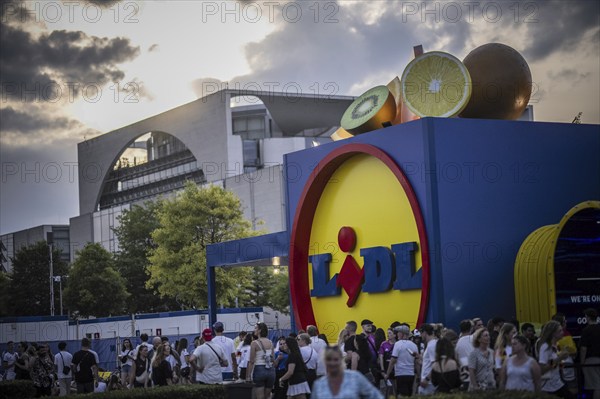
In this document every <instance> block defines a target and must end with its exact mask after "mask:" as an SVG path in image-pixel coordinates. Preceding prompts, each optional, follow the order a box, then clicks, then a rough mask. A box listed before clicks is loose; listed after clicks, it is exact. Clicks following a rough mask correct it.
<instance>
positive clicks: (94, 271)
mask: <svg viewBox="0 0 600 399" xmlns="http://www.w3.org/2000/svg"><path fill="white" fill-rule="evenodd" d="M128 296H129V294H128V293H127V290H126V289H125V280H124V279H123V277H121V275H119V273H118V272H117V271H116V270H115V268H114V261H113V257H112V255H111V253H110V252H108V251H107V250H105V249H104V248H103V247H102V246H101V245H100V244H98V243H89V244H87V245H86V246H85V247H84V248H83V249H82V250H81V251H79V252H77V258H76V259H75V262H73V266H72V268H71V272H70V275H69V279H68V281H67V287H66V288H65V291H64V300H65V302H66V304H67V307H68V308H69V309H70V310H71V312H76V313H77V314H78V315H79V316H84V317H86V316H96V317H101V316H109V315H111V314H122V313H124V311H125V308H126V300H127V297H128Z"/></svg>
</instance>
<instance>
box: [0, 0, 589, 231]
mask: <svg viewBox="0 0 600 399" xmlns="http://www.w3.org/2000/svg"><path fill="white" fill-rule="evenodd" d="M0 3H1V5H2V9H1V28H2V29H1V32H0V52H1V54H0V74H1V85H2V87H1V95H2V98H1V103H0V121H1V122H0V146H1V147H0V162H1V166H2V169H1V171H2V176H1V181H0V184H1V187H0V233H1V234H4V233H8V232H12V231H16V230H21V229H25V228H29V227H33V226H37V225H40V224H47V223H53V224H54V223H68V220H69V217H73V216H77V215H78V212H79V210H78V200H77V195H78V191H77V177H76V175H77V173H76V166H75V165H76V162H77V143H78V142H81V141H83V140H84V139H89V138H91V137H93V136H95V135H98V134H101V133H105V132H108V131H111V130H113V129H116V128H119V127H121V126H124V125H127V124H130V123H133V122H136V121H139V120H140V119H144V118H146V117H149V116H152V115H155V114H157V113H160V112H164V111H166V110H169V109H171V108H173V107H176V106H178V105H181V104H184V103H187V102H190V101H193V100H194V99H196V98H198V97H199V96H202V95H203V94H206V93H207V92H208V91H209V90H213V89H214V88H215V84H216V85H223V86H222V87H224V84H225V83H224V82H227V83H228V85H229V87H230V88H242V89H243V88H247V89H252V90H256V89H260V90H276V91H280V90H283V89H286V90H289V91H290V92H296V91H302V92H303V93H307V94H312V93H319V94H327V93H329V94H340V95H359V94H361V93H362V92H363V91H365V90H367V89H369V88H370V87H372V86H375V85H378V84H386V83H387V82H388V81H390V80H391V79H392V78H393V77H395V76H397V75H401V74H402V71H403V69H404V67H405V66H406V64H407V63H408V62H409V61H410V59H411V58H412V48H413V46H414V45H416V44H423V46H424V49H425V51H432V50H440V51H446V52H449V53H452V54H454V55H455V56H457V57H458V58H460V59H463V58H464V57H465V56H466V55H467V54H468V53H469V52H470V51H471V50H473V49H474V48H476V47H477V46H480V45H482V44H485V43H489V42H501V43H504V44H507V45H509V46H512V47H513V48H515V49H516V50H518V51H519V52H521V53H522V54H523V55H524V57H525V58H526V60H527V61H528V63H529V66H530V68H531V71H532V75H533V81H534V92H533V95H532V99H531V103H532V104H533V105H534V113H535V119H536V120H538V121H552V122H567V123H569V122H571V121H572V120H573V118H574V117H575V116H576V115H577V113H578V112H580V111H581V112H583V117H582V120H583V122H584V123H593V124H598V123H599V122H600V114H599V109H600V81H599V80H600V77H599V75H600V72H599V71H600V22H599V18H600V11H599V6H598V2H597V1H593V0H581V1H577V0H570V1H560V0H556V1H541V0H539V1H523V2H517V1H466V0H465V1H462V0H461V1H436V2H428V3H426V4H424V3H423V2H422V1H417V2H410V1H366V0H365V1H337V2H336V1H313V0H308V1H302V2H286V1H278V0H274V1H268V2H249V1H241V2H223V1H215V2H213V1H194V0H185V1H156V0H152V1H146V2H139V1H132V0H124V1H101V0H94V1H91V0H90V1H84V0H75V1H70V2H62V1H51V0H43V1H42V0H40V1H30V2H18V1H7V0H0Z"/></svg>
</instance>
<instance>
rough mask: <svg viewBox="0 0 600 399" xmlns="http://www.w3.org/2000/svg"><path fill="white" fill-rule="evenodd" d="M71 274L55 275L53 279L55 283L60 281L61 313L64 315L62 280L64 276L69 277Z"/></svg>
mask: <svg viewBox="0 0 600 399" xmlns="http://www.w3.org/2000/svg"><path fill="white" fill-rule="evenodd" d="M68 277H69V276H53V280H54V282H55V283H58V290H59V296H60V315H61V316H62V315H63V300H62V280H63V278H68Z"/></svg>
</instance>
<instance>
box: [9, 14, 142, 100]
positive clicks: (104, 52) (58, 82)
mask: <svg viewBox="0 0 600 399" xmlns="http://www.w3.org/2000/svg"><path fill="white" fill-rule="evenodd" d="M139 52H140V50H139V47H134V46H132V45H131V41H130V40H129V39H126V38H122V37H117V38H112V39H109V38H106V37H104V38H100V37H96V36H88V35H87V34H85V33H84V32H81V31H65V30H56V31H52V32H51V33H44V34H42V35H40V36H39V37H34V36H33V35H32V34H30V33H28V32H26V31H24V30H21V29H19V27H14V26H9V25H2V30H1V32H0V75H1V76H0V82H1V85H2V96H3V99H5V98H11V99H13V100H17V101H22V102H29V101H48V100H50V99H54V100H56V98H57V96H59V95H60V94H61V93H62V94H65V93H69V94H73V95H75V96H76V95H78V93H79V89H80V87H81V86H82V85H98V86H103V85H104V84H106V83H108V82H117V81H120V80H122V79H123V78H124V77H125V74H124V72H123V71H122V70H121V69H119V68H118V67H117V66H116V65H117V64H119V63H122V62H125V61H128V60H131V59H134V58H135V57H136V56H137V55H138V54H139ZM28 93H29V94H28ZM32 93H33V94H32Z"/></svg>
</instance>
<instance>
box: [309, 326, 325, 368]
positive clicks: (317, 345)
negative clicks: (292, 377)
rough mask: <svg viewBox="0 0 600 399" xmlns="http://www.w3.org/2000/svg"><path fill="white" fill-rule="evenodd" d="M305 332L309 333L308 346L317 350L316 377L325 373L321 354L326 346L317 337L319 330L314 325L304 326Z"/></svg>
mask: <svg viewBox="0 0 600 399" xmlns="http://www.w3.org/2000/svg"><path fill="white" fill-rule="evenodd" d="M306 332H307V333H308V335H310V346H311V348H313V349H314V350H315V351H317V355H318V358H319V361H318V363H317V377H321V376H324V375H325V374H326V371H325V362H324V361H323V354H324V351H325V348H327V343H326V342H325V341H323V340H322V339H321V338H319V331H318V330H317V327H316V326H308V327H306Z"/></svg>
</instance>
